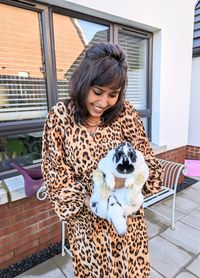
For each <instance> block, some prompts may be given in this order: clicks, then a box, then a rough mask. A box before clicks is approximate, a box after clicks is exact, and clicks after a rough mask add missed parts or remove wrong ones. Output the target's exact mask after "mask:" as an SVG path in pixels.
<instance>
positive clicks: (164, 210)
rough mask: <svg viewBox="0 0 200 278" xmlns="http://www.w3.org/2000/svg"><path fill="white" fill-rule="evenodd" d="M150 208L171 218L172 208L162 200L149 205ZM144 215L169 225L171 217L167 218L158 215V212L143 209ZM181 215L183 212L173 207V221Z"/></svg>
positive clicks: (183, 214)
mask: <svg viewBox="0 0 200 278" xmlns="http://www.w3.org/2000/svg"><path fill="white" fill-rule="evenodd" d="M151 208H152V209H154V210H156V211H158V212H160V213H162V214H164V215H165V216H167V217H170V218H171V214H172V209H171V207H169V206H166V205H164V204H163V202H159V203H157V204H155V205H153V206H151ZM145 215H146V216H147V217H151V218H153V219H155V220H156V221H158V222H160V223H162V224H164V225H167V226H171V219H169V220H168V219H166V218H165V217H163V216H161V215H159V214H158V213H155V212H152V211H150V210H148V209H145ZM183 216H185V213H184V212H182V211H180V210H176V209H175V221H177V220H179V219H181V218H182V217H183Z"/></svg>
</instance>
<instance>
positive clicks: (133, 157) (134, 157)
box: [130, 152, 136, 160]
mask: <svg viewBox="0 0 200 278" xmlns="http://www.w3.org/2000/svg"><path fill="white" fill-rule="evenodd" d="M130 159H132V160H133V159H134V160H135V159H136V156H135V154H134V153H133V152H131V153H130Z"/></svg>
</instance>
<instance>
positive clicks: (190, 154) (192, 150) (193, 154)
mask: <svg viewBox="0 0 200 278" xmlns="http://www.w3.org/2000/svg"><path fill="white" fill-rule="evenodd" d="M185 158H186V159H197V160H199V159H200V147H195V146H190V145H187V146H186V155H185Z"/></svg>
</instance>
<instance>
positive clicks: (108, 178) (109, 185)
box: [105, 175, 115, 190]
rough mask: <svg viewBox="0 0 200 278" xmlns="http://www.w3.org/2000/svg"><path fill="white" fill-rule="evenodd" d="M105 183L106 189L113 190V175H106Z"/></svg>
mask: <svg viewBox="0 0 200 278" xmlns="http://www.w3.org/2000/svg"><path fill="white" fill-rule="evenodd" d="M105 182H106V186H107V188H109V189H111V190H113V189H114V188H115V177H114V176H113V175H106V177H105Z"/></svg>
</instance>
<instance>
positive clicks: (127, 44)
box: [118, 32, 148, 110]
mask: <svg viewBox="0 0 200 278" xmlns="http://www.w3.org/2000/svg"><path fill="white" fill-rule="evenodd" d="M118 39H119V44H120V45H121V46H122V47H123V49H124V50H125V52H126V55H127V61H128V66H129V68H128V87H127V91H126V99H127V100H129V101H130V102H131V103H132V104H133V105H134V107H135V108H136V109H137V110H145V109H147V43H148V41H147V39H144V38H141V37H135V36H133V35H130V34H126V33H123V32H119V34H118Z"/></svg>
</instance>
